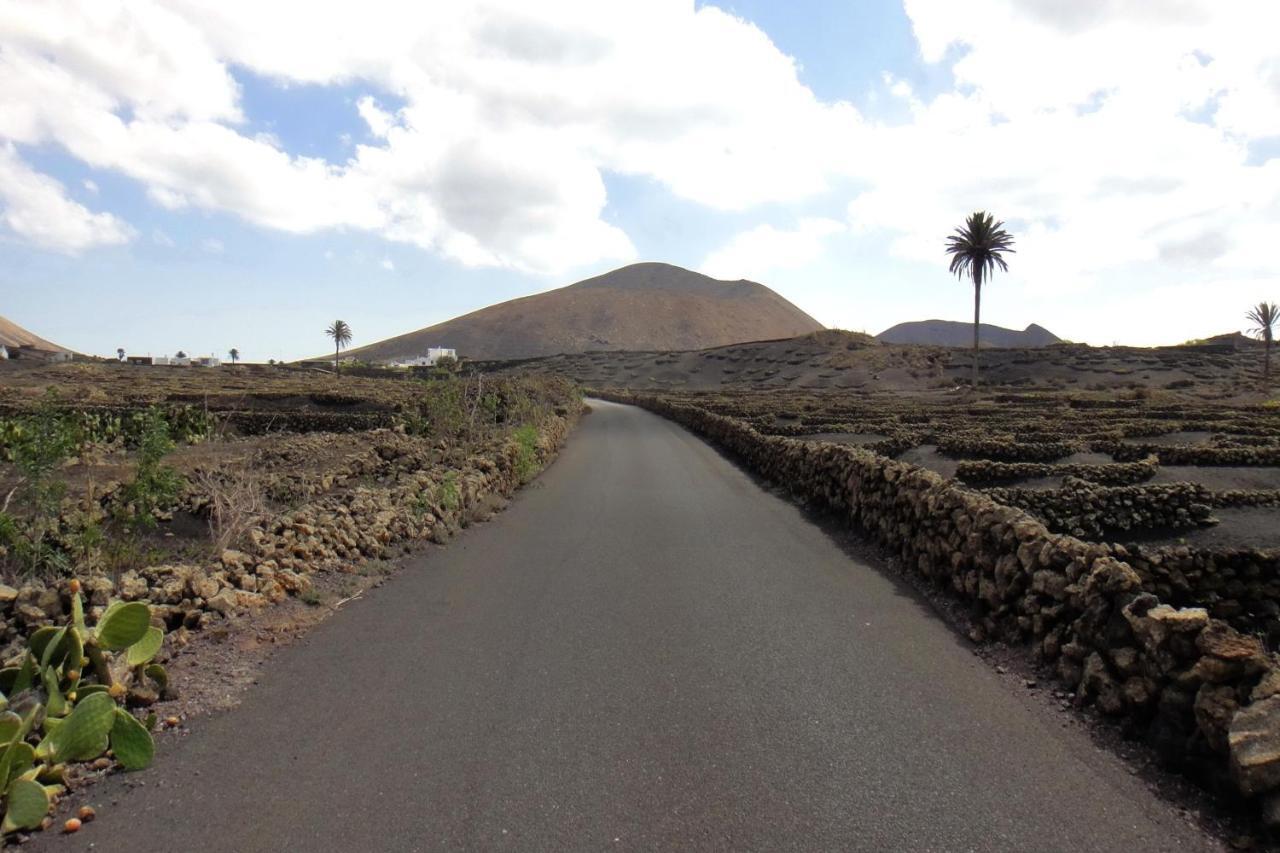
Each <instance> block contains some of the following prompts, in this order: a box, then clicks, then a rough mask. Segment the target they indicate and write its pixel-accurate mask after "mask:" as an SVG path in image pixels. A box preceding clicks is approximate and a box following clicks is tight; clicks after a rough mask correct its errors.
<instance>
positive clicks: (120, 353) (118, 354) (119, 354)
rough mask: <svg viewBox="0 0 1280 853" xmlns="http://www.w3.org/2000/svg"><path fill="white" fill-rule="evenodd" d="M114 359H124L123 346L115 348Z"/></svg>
mask: <svg viewBox="0 0 1280 853" xmlns="http://www.w3.org/2000/svg"><path fill="white" fill-rule="evenodd" d="M116 359H118V360H119V361H124V347H120V348H119V349H117V350H116Z"/></svg>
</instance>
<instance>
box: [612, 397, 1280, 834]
mask: <svg viewBox="0 0 1280 853" xmlns="http://www.w3.org/2000/svg"><path fill="white" fill-rule="evenodd" d="M600 393H601V395H602V396H605V397H606V398H610V399H615V400H620V401H624V402H633V403H638V404H640V405H643V406H646V407H648V408H650V409H652V410H654V411H656V412H658V413H660V414H663V415H665V416H667V417H670V418H672V419H674V420H676V421H678V422H680V423H682V424H684V425H686V426H688V427H689V428H691V429H692V430H693V431H695V432H696V433H699V434H701V435H702V436H704V437H705V438H707V439H709V440H710V441H712V442H713V443H715V444H718V445H719V446H721V447H722V448H723V449H725V450H726V451H727V452H729V453H730V454H731V455H733V456H735V457H736V458H738V459H739V460H741V461H742V462H743V463H744V464H745V465H746V466H747V467H748V468H750V469H752V470H754V471H755V472H757V473H759V474H760V475H762V476H764V477H765V478H766V479H768V480H770V481H772V482H775V483H777V484H779V485H780V486H782V487H784V488H786V489H788V490H790V491H791V492H793V493H794V494H795V495H796V496H797V497H799V498H800V499H801V500H803V501H805V502H806V503H809V504H811V505H814V506H816V507H820V508H823V509H825V510H829V511H832V512H835V513H836V514H838V515H840V516H843V517H845V518H846V519H847V520H848V521H849V522H850V523H851V524H852V525H854V526H855V527H856V528H859V529H861V530H862V531H864V532H865V533H866V534H868V535H869V536H870V537H871V538H872V539H873V540H875V541H877V542H879V543H880V544H881V545H883V546H885V547H886V548H888V549H889V550H890V551H891V552H892V553H894V554H896V556H897V558H898V560H899V561H900V563H901V565H902V566H903V568H904V570H906V571H908V572H910V573H912V574H913V575H917V576H919V577H920V578H921V579H922V580H923V581H924V582H925V583H927V584H929V585H932V586H933V587H934V588H935V589H937V590H940V591H945V592H946V593H947V594H948V595H950V596H953V597H956V598H959V599H960V600H961V601H962V602H964V603H965V606H966V609H967V610H968V612H969V613H970V614H971V619H972V621H971V626H972V631H971V633H972V636H973V638H974V639H975V640H977V641H979V642H982V641H986V640H992V639H1000V640H1004V641H1007V642H1009V643H1012V644H1014V645H1016V646H1023V647H1026V648H1029V649H1030V650H1031V651H1032V652H1033V653H1034V655H1035V657H1036V659H1037V660H1038V661H1039V663H1040V665H1041V666H1042V667H1043V668H1044V669H1045V670H1047V671H1049V672H1051V673H1052V674H1053V676H1054V677H1055V678H1056V679H1057V680H1058V681H1059V682H1061V684H1062V685H1063V687H1064V688H1066V689H1067V690H1068V691H1070V693H1071V695H1072V696H1073V697H1074V700H1075V703H1076V704H1077V705H1079V706H1082V707H1083V706H1089V707H1093V708H1096V709H1097V710H1098V711H1099V712H1100V713H1101V714H1102V715H1104V716H1105V717H1110V718H1113V719H1115V720H1116V721H1118V722H1119V723H1120V724H1121V726H1122V728H1123V730H1124V731H1125V732H1126V733H1127V734H1128V735H1129V736H1131V737H1135V738H1140V739H1142V740H1144V741H1145V742H1147V743H1148V744H1150V745H1151V746H1152V747H1153V748H1154V749H1155V750H1156V751H1157V752H1158V753H1159V754H1160V755H1161V756H1163V758H1164V759H1165V760H1167V761H1168V762H1169V764H1170V765H1171V766H1174V767H1176V768H1178V769H1180V770H1183V771H1185V772H1186V773H1187V774H1188V775H1190V776H1192V777H1193V778H1196V779H1198V780H1200V781H1201V782H1203V783H1205V784H1206V785H1209V786H1210V787H1212V788H1214V789H1216V790H1219V791H1223V792H1229V793H1228V798H1229V799H1231V800H1233V801H1237V802H1245V803H1247V804H1248V805H1249V806H1250V808H1254V809H1256V810H1257V813H1258V814H1260V815H1261V816H1262V817H1264V818H1265V819H1266V820H1267V821H1268V822H1271V823H1277V822H1280V657H1277V655H1276V648H1277V645H1278V644H1280V549H1278V548H1277V547H1276V546H1277V545H1280V541H1277V540H1276V538H1275V537H1276V533H1275V531H1276V530H1277V529H1280V525H1277V522H1280V410H1277V409H1276V408H1275V407H1273V406H1268V405H1262V404H1257V405H1248V404H1237V405H1226V404H1222V403H1213V402H1208V401H1204V400H1196V399H1194V398H1190V397H1184V398H1176V399H1175V398H1172V397H1171V396H1166V395H1146V394H1144V395H1129V398H1127V399H1117V395H1098V394H1075V395H1072V394H1062V393H1044V392H1041V393H1020V392H1011V391H1000V392H994V393H989V394H985V395H973V394H968V393H966V394H954V395H945V394H944V395H940V396H932V397H931V396H927V395H922V396H912V397H904V396H902V395H851V394H835V393H822V392H813V391H742V392H732V391H724V390H720V391H715V392H702V393H699V392H689V391H684V392H668V393H664V394H652V393H643V392H640V393H638V392H634V391H621V390H614V391H601V392H600ZM1206 531H1211V532H1212V533H1213V535H1212V536H1211V537H1206V536H1204V534H1205V532H1206Z"/></svg>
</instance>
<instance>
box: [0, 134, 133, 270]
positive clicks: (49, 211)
mask: <svg viewBox="0 0 1280 853" xmlns="http://www.w3.org/2000/svg"><path fill="white" fill-rule="evenodd" d="M0 223H3V225H4V226H5V227H6V228H8V229H9V230H10V231H12V232H13V233H14V234H17V235H18V236H20V237H22V238H23V239H25V240H27V241H29V242H31V243H33V244H34V245H36V246H40V247H42V248H46V249H52V250H54V251H57V252H65V253H67V254H72V255H74V254H77V253H79V252H82V251H84V250H86V249H92V248H95V247H97V246H114V245H118V244H120V243H127V242H128V241H129V240H130V239H132V237H133V230H132V229H131V228H130V227H129V226H128V225H127V224H126V223H124V222H121V221H120V220H119V219H117V218H116V217H114V216H112V215H111V214H110V213H94V212H93V211H91V210H89V209H88V208H86V207H85V206H84V205H82V204H80V203H79V202H76V201H74V200H72V199H71V198H69V197H68V196H67V193H66V187H64V186H63V185H62V184H60V183H58V182H57V181H55V180H54V179H53V178H50V177H49V176H48V175H43V174H41V173H39V172H37V171H35V170H34V169H32V168H31V167H30V166H28V165H27V164H26V163H25V162H23V160H22V159H21V158H20V157H19V156H18V152H17V151H16V150H14V147H13V145H12V144H8V143H0Z"/></svg>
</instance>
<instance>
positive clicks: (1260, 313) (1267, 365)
mask: <svg viewBox="0 0 1280 853" xmlns="http://www.w3.org/2000/svg"><path fill="white" fill-rule="evenodd" d="M1245 316H1246V317H1248V319H1249V322H1250V323H1253V324H1254V326H1253V328H1252V329H1250V330H1249V333H1250V334H1252V335H1253V336H1254V337H1258V338H1261V339H1262V344H1263V346H1262V381H1263V383H1264V384H1267V385H1270V383H1271V344H1272V342H1273V341H1274V340H1275V328H1276V322H1277V321H1280V306H1277V305H1276V304H1275V303H1274V302H1259V303H1258V304H1257V305H1255V306H1253V307H1252V308H1250V309H1249V313H1248V314H1246V315H1245Z"/></svg>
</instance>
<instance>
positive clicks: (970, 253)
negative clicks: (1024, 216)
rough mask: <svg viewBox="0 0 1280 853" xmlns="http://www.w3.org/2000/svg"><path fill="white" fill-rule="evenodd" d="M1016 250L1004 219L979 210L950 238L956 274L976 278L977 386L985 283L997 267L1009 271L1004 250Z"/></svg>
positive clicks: (952, 270)
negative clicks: (997, 219)
mask: <svg viewBox="0 0 1280 853" xmlns="http://www.w3.org/2000/svg"><path fill="white" fill-rule="evenodd" d="M1005 252H1008V253H1009V254H1013V237H1012V236H1010V234H1009V232H1008V231H1005V230H1004V223H1003V222H996V221H995V217H994V216H992V215H991V214H990V213H987V212H986V211H982V210H979V211H977V212H976V213H972V214H970V215H969V218H968V219H966V220H965V223H964V227H963V228H957V229H956V233H954V234H952V235H951V236H950V237H948V238H947V254H948V255H951V272H953V273H955V274H956V277H957V278H960V279H964V278H968V279H969V280H970V281H972V282H973V386H974V387H975V388H976V387H978V325H979V319H980V314H981V311H982V283H983V282H984V281H987V280H988V279H990V278H991V276H992V275H993V274H994V273H995V271H996V267H999V268H1000V269H1002V270H1004V271H1005V272H1008V271H1009V265H1008V264H1007V263H1005V261H1004V253H1005Z"/></svg>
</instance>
